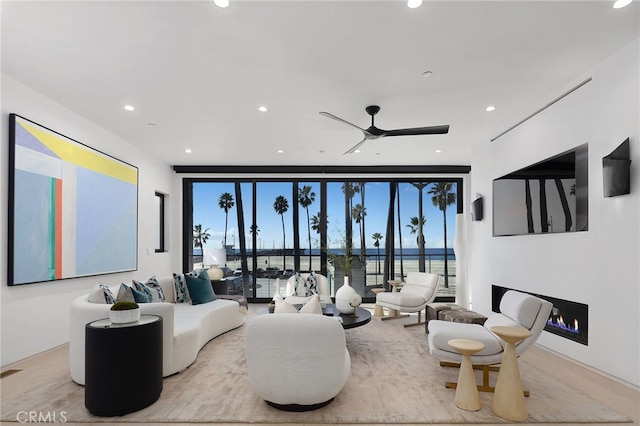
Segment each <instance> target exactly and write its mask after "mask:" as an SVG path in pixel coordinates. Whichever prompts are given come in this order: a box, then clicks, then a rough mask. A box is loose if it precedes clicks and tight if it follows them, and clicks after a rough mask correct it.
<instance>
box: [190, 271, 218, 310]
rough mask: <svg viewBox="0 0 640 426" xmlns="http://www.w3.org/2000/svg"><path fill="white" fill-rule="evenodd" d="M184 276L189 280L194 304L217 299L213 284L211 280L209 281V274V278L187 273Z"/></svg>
mask: <svg viewBox="0 0 640 426" xmlns="http://www.w3.org/2000/svg"><path fill="white" fill-rule="evenodd" d="M184 278H185V280H186V282H187V287H188V288H189V295H190V296H191V304H192V305H199V304H202V303H208V302H212V301H214V300H216V299H217V297H216V295H215V293H214V292H213V287H212V286H211V281H209V276H208V275H207V279H202V278H200V277H192V276H191V275H185V276H184Z"/></svg>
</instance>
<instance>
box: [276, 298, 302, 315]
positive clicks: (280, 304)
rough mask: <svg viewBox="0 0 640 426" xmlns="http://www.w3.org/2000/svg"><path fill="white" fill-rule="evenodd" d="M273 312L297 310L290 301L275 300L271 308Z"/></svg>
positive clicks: (292, 312)
mask: <svg viewBox="0 0 640 426" xmlns="http://www.w3.org/2000/svg"><path fill="white" fill-rule="evenodd" d="M273 313H274V314H297V313H298V310H297V309H296V308H295V306H293V305H292V304H290V303H287V302H285V301H284V300H276V308H275V309H274V310H273Z"/></svg>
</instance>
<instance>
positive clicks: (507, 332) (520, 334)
mask: <svg viewBox="0 0 640 426" xmlns="http://www.w3.org/2000/svg"><path fill="white" fill-rule="evenodd" d="M491 331H492V332H494V333H495V334H497V335H498V336H499V337H500V338H502V339H503V340H504V341H506V342H513V343H515V342H518V341H520V340H522V339H526V338H527V337H529V336H531V332H530V331H529V330H527V329H526V328H524V327H511V326H506V325H496V326H495V327H491Z"/></svg>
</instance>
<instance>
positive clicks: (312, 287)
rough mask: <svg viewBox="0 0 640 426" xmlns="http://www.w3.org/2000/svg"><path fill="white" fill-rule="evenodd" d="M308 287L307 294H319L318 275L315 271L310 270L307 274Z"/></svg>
mask: <svg viewBox="0 0 640 426" xmlns="http://www.w3.org/2000/svg"><path fill="white" fill-rule="evenodd" d="M307 287H308V288H309V293H311V294H307V296H311V295H312V294H318V277H316V274H314V273H313V271H311V272H309V275H307Z"/></svg>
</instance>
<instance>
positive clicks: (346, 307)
mask: <svg viewBox="0 0 640 426" xmlns="http://www.w3.org/2000/svg"><path fill="white" fill-rule="evenodd" d="M342 248H343V251H344V254H342V255H339V254H333V253H329V252H328V251H327V250H325V253H327V257H328V258H329V262H331V264H332V265H333V267H334V268H336V269H337V267H340V268H341V269H342V271H343V273H344V284H343V285H342V287H340V288H339V289H338V290H337V291H336V295H335V301H336V309H338V311H339V312H340V313H342V314H355V312H356V308H357V307H358V306H359V305H360V304H361V303H362V297H361V296H360V295H359V294H358V292H357V291H356V290H355V289H354V288H353V287H351V286H350V285H349V274H350V272H351V268H352V266H353V262H354V261H355V260H357V259H358V256H354V255H353V254H351V244H350V243H349V242H347V241H346V240H344V239H343V244H342Z"/></svg>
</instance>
